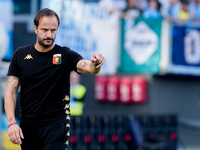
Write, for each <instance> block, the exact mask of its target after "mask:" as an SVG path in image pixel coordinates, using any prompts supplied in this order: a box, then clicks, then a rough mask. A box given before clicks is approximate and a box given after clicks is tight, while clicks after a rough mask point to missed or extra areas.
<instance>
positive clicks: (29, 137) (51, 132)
mask: <svg viewBox="0 0 200 150" xmlns="http://www.w3.org/2000/svg"><path fill="white" fill-rule="evenodd" d="M20 126H21V128H22V132H23V135H24V139H22V144H21V148H22V150H65V149H67V147H68V143H69V141H68V140H69V127H66V123H56V124H50V125H48V126H42V127H27V126H22V125H20Z"/></svg>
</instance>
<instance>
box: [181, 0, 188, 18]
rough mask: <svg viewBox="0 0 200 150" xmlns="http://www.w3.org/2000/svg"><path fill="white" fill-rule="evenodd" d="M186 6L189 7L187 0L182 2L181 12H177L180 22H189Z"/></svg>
mask: <svg viewBox="0 0 200 150" xmlns="http://www.w3.org/2000/svg"><path fill="white" fill-rule="evenodd" d="M188 5H189V2H188V1H187V0H185V1H182V6H181V10H180V12H179V20H181V21H188V20H189V12H188Z"/></svg>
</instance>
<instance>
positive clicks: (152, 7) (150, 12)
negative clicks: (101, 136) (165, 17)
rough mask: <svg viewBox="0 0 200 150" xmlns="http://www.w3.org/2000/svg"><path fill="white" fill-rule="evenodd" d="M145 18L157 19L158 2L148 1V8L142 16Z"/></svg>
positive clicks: (158, 14) (159, 15)
mask: <svg viewBox="0 0 200 150" xmlns="http://www.w3.org/2000/svg"><path fill="white" fill-rule="evenodd" d="M142 15H143V16H144V17H146V18H159V17H161V14H160V12H159V10H158V1H156V0H149V5H148V8H147V9H145V10H144V12H143V14H142Z"/></svg>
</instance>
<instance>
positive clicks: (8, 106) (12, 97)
mask: <svg viewBox="0 0 200 150" xmlns="http://www.w3.org/2000/svg"><path fill="white" fill-rule="evenodd" d="M4 107H5V113H6V116H7V123H8V125H10V124H11V123H14V122H16V120H15V108H16V94H8V93H6V95H5V102H4Z"/></svg>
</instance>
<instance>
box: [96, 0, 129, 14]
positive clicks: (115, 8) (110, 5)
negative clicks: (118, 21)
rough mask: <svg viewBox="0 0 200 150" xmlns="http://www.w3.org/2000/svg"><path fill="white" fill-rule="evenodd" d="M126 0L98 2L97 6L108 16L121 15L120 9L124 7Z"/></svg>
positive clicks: (103, 0)
mask: <svg viewBox="0 0 200 150" xmlns="http://www.w3.org/2000/svg"><path fill="white" fill-rule="evenodd" d="M125 1H126V0H100V1H99V6H100V8H102V9H103V10H105V11H106V12H107V13H108V14H110V15H112V14H114V13H116V12H117V13H121V11H122V9H124V8H125V7H126V2H125Z"/></svg>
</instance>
